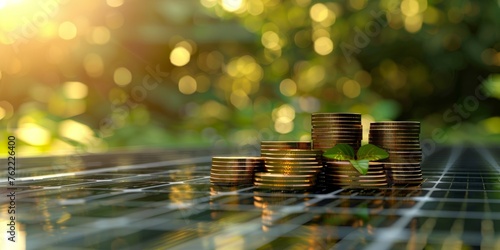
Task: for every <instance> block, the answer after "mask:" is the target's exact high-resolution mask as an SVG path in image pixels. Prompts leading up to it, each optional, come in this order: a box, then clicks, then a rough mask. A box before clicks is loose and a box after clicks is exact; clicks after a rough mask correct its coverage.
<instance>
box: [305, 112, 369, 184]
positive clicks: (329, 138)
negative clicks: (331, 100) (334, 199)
mask: <svg viewBox="0 0 500 250" xmlns="http://www.w3.org/2000/svg"><path fill="white" fill-rule="evenodd" d="M362 137H363V127H362V125H361V114H358V113H313V114H312V115H311V138H312V148H313V149H320V150H323V151H326V150H327V149H330V148H332V147H333V146H335V145H336V144H339V143H345V144H349V145H351V146H352V147H353V148H354V150H358V149H359V147H360V146H361V140H362ZM325 171H326V165H325V167H324V168H323V169H322V170H321V172H320V174H319V177H318V186H320V187H322V188H324V187H327V186H329V185H327V183H326V182H327V181H326V179H327V177H326V172H325Z"/></svg>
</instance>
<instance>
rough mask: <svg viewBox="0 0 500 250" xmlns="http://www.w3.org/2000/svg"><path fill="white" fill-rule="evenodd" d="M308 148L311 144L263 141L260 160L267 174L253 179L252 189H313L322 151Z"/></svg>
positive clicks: (319, 167) (320, 165) (257, 175)
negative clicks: (263, 162) (263, 160)
mask: <svg viewBox="0 0 500 250" xmlns="http://www.w3.org/2000/svg"><path fill="white" fill-rule="evenodd" d="M310 146H311V144H310V142H294V141H273V142H271V141H263V142H262V143H261V156H262V157H263V158H264V159H265V171H266V172H265V173H257V174H256V175H255V182H254V184H255V186H256V187H259V188H264V189H277V190H304V189H311V188H313V187H314V186H315V184H316V179H317V175H318V173H319V171H320V170H321V168H322V163H321V157H322V153H323V151H321V150H312V149H310Z"/></svg>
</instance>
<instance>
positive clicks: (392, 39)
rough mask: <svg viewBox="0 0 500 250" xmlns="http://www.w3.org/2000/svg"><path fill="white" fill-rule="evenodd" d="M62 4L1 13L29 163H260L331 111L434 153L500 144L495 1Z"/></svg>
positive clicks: (4, 96)
mask: <svg viewBox="0 0 500 250" xmlns="http://www.w3.org/2000/svg"><path fill="white" fill-rule="evenodd" d="M56 3H57V5H55V6H52V7H53V8H51V9H50V8H49V9H46V8H43V6H42V5H39V4H38V5H37V4H31V5H26V4H25V5H23V4H13V5H5V6H2V7H0V126H1V128H2V129H1V130H0V134H1V135H0V138H5V140H6V138H7V137H8V136H9V135H15V136H16V137H17V145H18V150H19V151H20V152H23V153H24V154H41V153H45V152H51V153H55V152H67V151H74V150H79V151H85V152H100V151H107V150H113V149H117V148H136V147H140V148H144V147H148V148H150V147H161V148H171V147H174V148H179V147H218V146H222V147H224V146H229V145H231V146H236V148H237V149H239V150H241V151H244V152H248V151H250V152H253V153H255V150H256V148H257V147H256V146H255V145H258V142H259V141H260V140H299V139H300V140H309V139H310V113H312V112H336V111H341V112H359V113H362V114H363V125H364V128H365V130H366V129H368V124H369V122H371V121H376V120H417V121H421V122H422V138H423V139H425V138H429V139H430V140H432V141H433V142H435V143H436V144H450V143H495V144H496V143H497V142H498V141H499V140H500V109H499V108H498V107H500V103H499V98H500V34H499V29H498V27H500V19H499V18H498V16H500V7H499V4H500V3H499V2H498V1H470V0H450V1H441V0H429V1H425V0H404V1H395V0H383V1H366V0H349V1H310V0H293V1H292V0H291V1H280V0H252V1H238V0H235V1H227V0H223V1H213V0H201V1H196V0H189V1H184V0H171V1H160V0H152V1H148V4H144V3H143V2H142V1H118V0H107V1H97V0H90V1H58V2H56ZM374 13H375V14H374ZM381 13H382V14H381ZM40 14H42V15H45V16H47V20H46V21H44V22H39V21H38V22H36V20H35V19H34V18H35V17H36V16H40ZM26 20H27V21H26ZM34 20H35V21H34ZM363 38H364V39H363ZM347 54H349V56H346V55H347ZM186 60H187V61H186ZM151 72H156V73H151ZM145 79H146V80H149V83H148V82H146V83H145ZM154 83H157V84H154ZM153 84H154V85H155V87H154V88H151V89H146V88H145V87H151V86H153ZM478 87H480V88H479V89H478ZM484 95H487V96H488V97H487V98H484V99H483V98H480V97H483V96H484ZM364 138H365V139H366V138H367V134H366V133H365V137H364ZM2 140H3V139H2ZM6 152H7V149H6V148H5V147H4V148H2V147H0V153H6Z"/></svg>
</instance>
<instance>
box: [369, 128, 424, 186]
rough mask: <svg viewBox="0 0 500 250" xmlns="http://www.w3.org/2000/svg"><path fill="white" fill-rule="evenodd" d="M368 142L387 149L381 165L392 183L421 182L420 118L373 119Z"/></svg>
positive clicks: (411, 183)
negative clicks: (398, 119)
mask: <svg viewBox="0 0 500 250" xmlns="http://www.w3.org/2000/svg"><path fill="white" fill-rule="evenodd" d="M369 143H371V144H373V145H376V146H379V147H381V148H383V149H385V150H387V152H388V153H389V158H388V159H386V160H384V165H385V169H386V172H387V175H388V178H389V181H390V182H391V184H394V185H407V184H410V185H415V184H416V185H418V184H420V183H421V182H422V170H421V168H420V163H421V161H422V149H421V147H420V122H416V121H387V122H372V123H371V124H370V134H369Z"/></svg>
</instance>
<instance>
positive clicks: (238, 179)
mask: <svg viewBox="0 0 500 250" xmlns="http://www.w3.org/2000/svg"><path fill="white" fill-rule="evenodd" d="M263 169H264V158H262V157H212V168H211V169H210V182H211V183H212V184H217V185H251V184H252V183H253V179H254V175H255V173H256V172H261V171H263Z"/></svg>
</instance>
